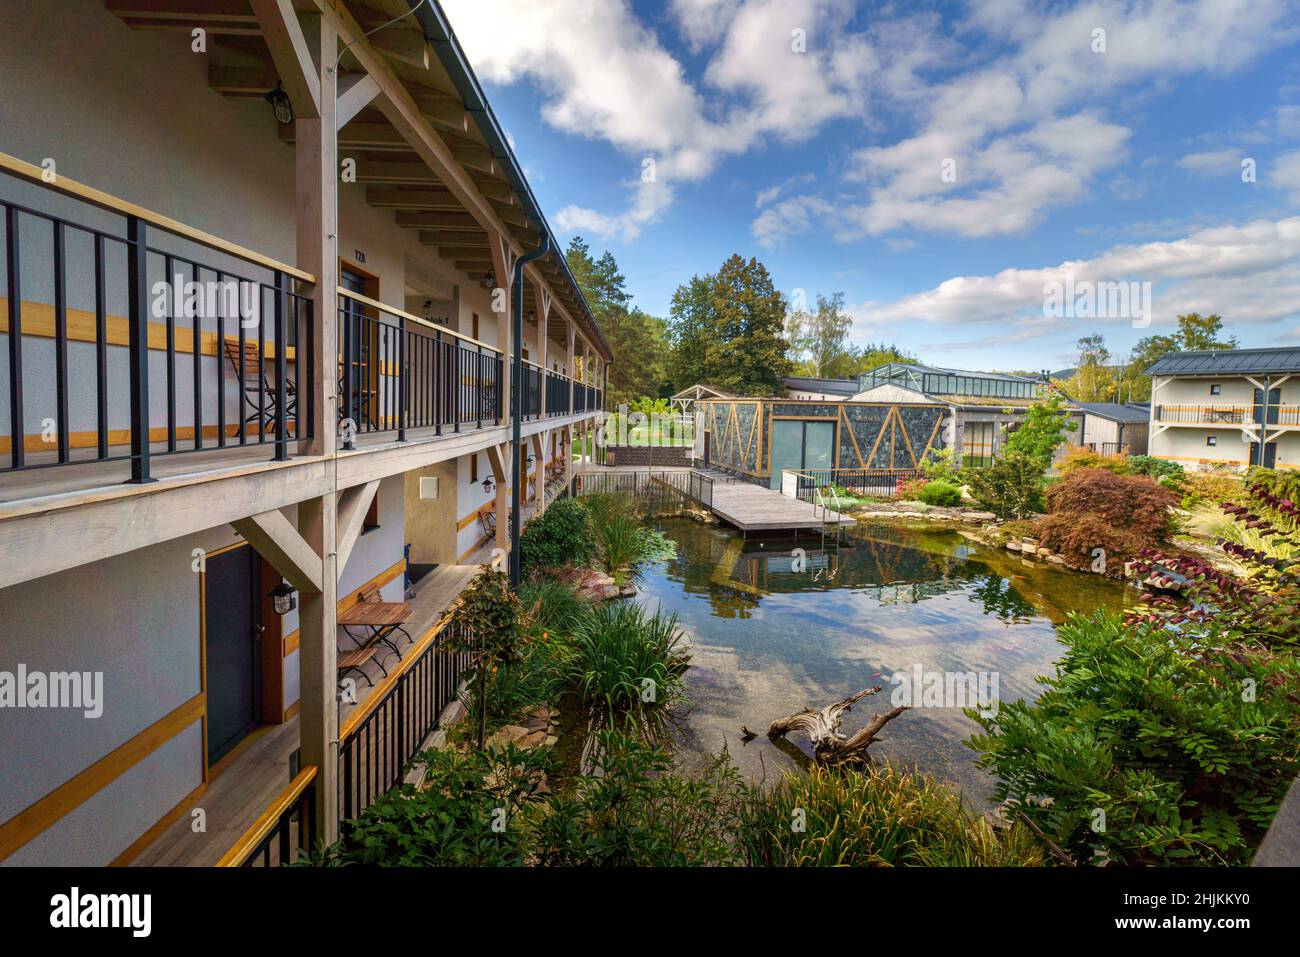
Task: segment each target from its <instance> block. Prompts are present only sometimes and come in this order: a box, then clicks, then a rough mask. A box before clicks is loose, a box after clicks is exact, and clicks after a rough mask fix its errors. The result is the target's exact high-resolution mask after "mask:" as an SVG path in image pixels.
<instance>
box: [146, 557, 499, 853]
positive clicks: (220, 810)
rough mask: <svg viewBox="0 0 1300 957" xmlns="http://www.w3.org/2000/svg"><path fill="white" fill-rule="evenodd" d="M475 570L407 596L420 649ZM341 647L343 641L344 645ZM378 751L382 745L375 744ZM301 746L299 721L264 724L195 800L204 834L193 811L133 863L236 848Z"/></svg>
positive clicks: (346, 708) (360, 696) (439, 577)
mask: <svg viewBox="0 0 1300 957" xmlns="http://www.w3.org/2000/svg"><path fill="white" fill-rule="evenodd" d="M478 572H479V566H477V565H441V566H439V567H438V568H435V569H434V570H433V571H432V572H430V573H429V574H428V575H427V576H425V577H424V578H423V579H421V580H420V581H419V582H418V583H417V584H416V585H415V588H414V594H413V596H412V597H411V598H410V602H411V606H412V613H411V618H410V621H409V623H408V624H407V625H406V626H405V627H406V630H407V631H409V632H410V633H411V637H412V638H414V639H415V641H416V642H417V643H418V642H419V641H420V639H421V638H422V637H423V636H424V635H426V634H427V633H428V632H429V630H430V629H431V628H432V627H433V626H434V625H435V624H436V623H437V622H438V620H439V619H440V618H441V617H442V616H443V613H444V612H445V611H446V610H447V609H448V608H449V607H450V606H451V604H452V602H454V601H455V600H456V598H457V597H458V596H459V595H460V593H461V592H462V591H464V590H465V588H466V587H468V585H469V583H470V581H471V580H472V579H473V578H474V576H475V575H477V574H478ZM341 640H342V643H343V645H344V646H346V645H347V639H346V638H343V639H341ZM401 648H402V659H403V661H409V660H413V656H411V655H409V648H408V646H406V645H405V644H403V645H401ZM384 664H385V665H386V666H387V667H388V670H389V674H390V675H391V676H394V677H395V676H396V675H397V674H398V673H399V669H398V668H397V667H394V666H396V665H397V662H396V661H395V660H393V657H392V656H391V655H389V656H388V658H387V660H385V662H384ZM366 668H367V673H368V674H369V675H370V676H371V680H373V681H374V682H375V687H373V688H372V687H370V686H369V685H367V684H366V683H365V682H364V681H358V682H357V685H358V687H357V702H356V703H355V704H345V705H341V706H340V708H339V726H340V728H342V727H343V726H345V724H346V723H347V720H348V716H349V715H351V714H352V713H353V712H354V711H356V709H358V708H360V707H362V706H364V705H365V703H366V701H368V700H369V699H370V697H371V696H372V695H374V694H378V693H382V692H383V691H384V688H385V687H386V684H385V679H384V677H383V674H382V672H381V671H380V670H379V668H378V667H377V666H376V665H374V664H373V663H371V664H368V665H367V666H366ZM374 746H375V747H376V748H378V747H380V746H381V743H380V742H379V741H377V742H376V743H375V745H374ZM297 747H298V717H297V715H294V716H293V717H292V718H290V719H289V720H288V721H286V722H284V723H283V724H276V725H266V726H264V727H262V728H260V729H259V730H257V731H254V732H253V734H252V735H250V736H249V738H248V739H245V741H244V742H243V743H241V745H240V748H241V750H239V751H238V752H237V755H236V756H235V757H234V758H233V759H232V760H231V761H230V762H229V763H228V764H227V765H226V766H224V767H222V768H221V769H220V771H219V773H218V774H216V775H215V776H213V777H211V778H210V780H209V781H208V785H207V787H206V789H205V790H204V791H203V792H202V794H200V796H199V797H198V799H197V800H196V801H195V802H194V805H193V807H194V808H202V809H203V812H204V815H205V818H206V820H205V826H206V830H205V831H203V832H201V833H196V832H195V831H194V829H193V826H192V823H193V820H194V818H193V816H192V810H191V812H190V813H185V814H182V815H181V816H180V818H179V819H178V820H177V821H176V822H175V823H173V824H172V825H171V826H170V827H168V828H167V829H166V830H165V831H163V832H162V833H161V834H160V835H159V836H158V837H157V839H155V840H154V841H153V842H152V843H150V844H149V846H148V847H146V848H145V849H144V850H143V851H142V852H141V853H140V854H139V855H138V856H137V857H136V858H135V860H133V861H132V862H131V863H132V866H136V867H209V866H212V865H214V864H216V863H217V861H218V860H220V859H221V856H222V855H223V854H224V853H225V852H226V851H227V850H229V849H230V848H231V847H232V846H234V844H235V842H236V841H238V840H239V838H240V837H241V836H242V835H243V834H244V832H245V831H247V830H248V828H249V827H250V826H251V825H252V824H253V822H254V821H255V820H257V817H258V815H259V814H261V813H262V811H263V810H265V809H266V807H267V806H268V805H270V804H271V802H272V801H274V800H275V799H276V798H277V797H278V796H279V795H280V793H281V792H282V791H284V789H285V788H287V787H288V786H289V781H290V774H289V756H290V755H291V754H292V753H293V751H294V750H295V749H296V748H297Z"/></svg>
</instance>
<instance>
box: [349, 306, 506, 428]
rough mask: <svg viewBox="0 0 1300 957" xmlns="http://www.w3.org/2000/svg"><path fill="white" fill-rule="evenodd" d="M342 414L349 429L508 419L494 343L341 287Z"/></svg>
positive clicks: (455, 424) (462, 424) (446, 425)
mask: <svg viewBox="0 0 1300 957" xmlns="http://www.w3.org/2000/svg"><path fill="white" fill-rule="evenodd" d="M339 349H340V356H341V357H342V358H341V361H340V369H339V418H340V427H341V429H342V432H343V438H344V447H345V448H347V447H349V446H350V444H351V443H350V442H349V438H350V434H351V435H361V434H369V433H377V432H396V433H397V438H398V440H399V441H404V440H405V439H406V430H407V429H412V428H432V429H433V430H434V433H435V434H437V435H441V434H442V433H443V431H444V430H448V429H450V430H451V431H454V432H459V431H461V429H463V428H468V427H473V428H482V427H483V425H484V424H485V423H487V424H490V425H497V424H500V423H501V422H503V421H504V418H503V413H502V410H501V382H502V373H503V370H504V362H503V360H502V358H501V354H500V353H499V352H497V351H496V350H495V349H492V348H490V347H488V346H484V345H482V344H481V343H479V342H476V341H474V340H473V339H465V338H463V337H460V336H457V335H456V334H455V333H454V332H452V331H451V330H449V329H444V328H443V327H441V326H438V325H437V324H435V323H431V322H426V321H424V320H422V319H418V318H417V317H415V316H410V315H408V314H406V313H404V312H401V311H399V310H396V309H391V308H389V307H386V306H384V305H383V304H382V303H379V302H376V301H374V300H371V299H367V298H365V297H362V296H357V295H355V294H352V293H349V292H346V291H343V290H340V292H339Z"/></svg>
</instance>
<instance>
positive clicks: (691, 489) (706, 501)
mask: <svg viewBox="0 0 1300 957" xmlns="http://www.w3.org/2000/svg"><path fill="white" fill-rule="evenodd" d="M598 493H624V494H627V495H633V496H635V497H636V498H637V499H638V500H639V501H640V502H642V503H644V504H645V505H646V506H647V507H648V508H649V509H650V510H651V511H659V510H662V509H663V508H667V507H677V508H680V507H683V506H686V505H692V504H694V505H700V506H702V507H704V508H707V509H711V508H712V507H713V481H712V479H710V478H709V477H708V476H705V475H700V474H699V473H698V472H689V471H686V470H684V469H683V470H678V471H671V472H670V471H653V470H640V469H638V470H637V471H635V472H579V473H578V474H577V475H575V476H574V477H573V487H572V494H573V495H574V496H582V495H594V494H598Z"/></svg>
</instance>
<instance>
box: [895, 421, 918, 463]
mask: <svg viewBox="0 0 1300 957" xmlns="http://www.w3.org/2000/svg"><path fill="white" fill-rule="evenodd" d="M894 421H895V422H897V423H898V431H899V432H900V433H901V434H902V436H903V445H904V446H905V447H906V448H907V454H908V455H910V456H911V457H912V468H916V466H917V461H916V449H914V448H912V440H911V439H910V438H908V437H907V426H905V425H904V424H903V417H902V416H901V415H899V414H898V410H897V409H895V410H894ZM889 464H890V465H893V466H895V467H896V466H897V463H896V462H894V461H893V459H890V462H889Z"/></svg>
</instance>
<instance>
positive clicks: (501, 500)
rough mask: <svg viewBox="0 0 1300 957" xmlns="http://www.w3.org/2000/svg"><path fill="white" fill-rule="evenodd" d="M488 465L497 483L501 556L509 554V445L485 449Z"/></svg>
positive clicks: (498, 545)
mask: <svg viewBox="0 0 1300 957" xmlns="http://www.w3.org/2000/svg"><path fill="white" fill-rule="evenodd" d="M487 456H488V464H489V465H490V466H491V467H492V477H493V479H495V481H496V483H497V498H496V510H497V531H496V536H497V548H499V549H501V552H502V554H506V555H508V554H509V553H510V534H509V528H508V526H509V517H510V478H511V472H512V471H513V469H512V468H511V467H510V465H509V462H510V444H509V443H506V444H505V445H492V446H489V447H488V449H487Z"/></svg>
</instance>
